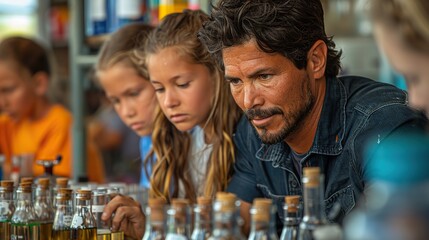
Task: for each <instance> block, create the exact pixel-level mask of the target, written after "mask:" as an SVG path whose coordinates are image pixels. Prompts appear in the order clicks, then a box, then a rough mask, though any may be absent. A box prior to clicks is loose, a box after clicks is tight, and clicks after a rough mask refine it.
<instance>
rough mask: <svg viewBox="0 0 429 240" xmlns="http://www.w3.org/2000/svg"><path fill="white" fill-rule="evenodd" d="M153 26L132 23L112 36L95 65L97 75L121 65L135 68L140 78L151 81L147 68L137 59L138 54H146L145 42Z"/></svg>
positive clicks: (102, 48)
mask: <svg viewBox="0 0 429 240" xmlns="http://www.w3.org/2000/svg"><path fill="white" fill-rule="evenodd" d="M152 30H153V27H152V26H149V25H147V24H144V23H131V24H128V25H126V26H124V27H122V28H120V29H119V30H118V31H116V32H115V33H114V34H112V35H111V36H110V37H109V39H108V40H107V41H105V42H104V44H103V46H102V47H101V49H100V52H99V54H98V60H97V63H96V64H95V71H96V74H97V73H98V72H99V71H103V70H106V69H108V68H111V67H113V66H114V65H116V64H118V63H121V64H124V65H125V66H127V67H132V68H134V69H135V70H136V71H137V73H138V74H139V76H140V77H143V78H144V79H145V80H149V74H148V72H147V68H146V66H145V65H144V64H142V61H141V60H140V59H139V58H138V57H137V55H136V54H137V52H139V53H140V52H144V44H142V42H144V41H145V40H146V38H147V36H148V34H149V32H150V31H152Z"/></svg>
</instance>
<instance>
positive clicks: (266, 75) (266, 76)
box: [259, 74, 273, 80]
mask: <svg viewBox="0 0 429 240" xmlns="http://www.w3.org/2000/svg"><path fill="white" fill-rule="evenodd" d="M272 77H273V75H271V74H261V75H259V78H260V79H262V80H269V79H271V78H272Z"/></svg>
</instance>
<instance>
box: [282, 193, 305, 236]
mask: <svg viewBox="0 0 429 240" xmlns="http://www.w3.org/2000/svg"><path fill="white" fill-rule="evenodd" d="M299 198H300V196H297V195H292V196H286V197H285V204H284V207H283V210H284V225H283V230H282V234H281V236H280V240H297V239H298V233H299V223H300V219H301V217H300V208H301V207H300V203H299Z"/></svg>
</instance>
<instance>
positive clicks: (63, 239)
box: [52, 188, 73, 240]
mask: <svg viewBox="0 0 429 240" xmlns="http://www.w3.org/2000/svg"><path fill="white" fill-rule="evenodd" d="M72 193H73V190H72V189H69V188H60V189H58V190H57V196H56V197H55V198H56V199H57V200H56V203H57V207H56V212H55V218H54V224H53V226H52V240H70V239H71V237H72V232H71V228H70V226H71V223H72V219H73V199H72Z"/></svg>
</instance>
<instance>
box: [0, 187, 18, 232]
mask: <svg viewBox="0 0 429 240" xmlns="http://www.w3.org/2000/svg"><path fill="white" fill-rule="evenodd" d="M13 185H14V182H13V181H12V180H3V181H0V239H10V221H11V219H12V215H13V213H14V212H15V204H14V201H13Z"/></svg>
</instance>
